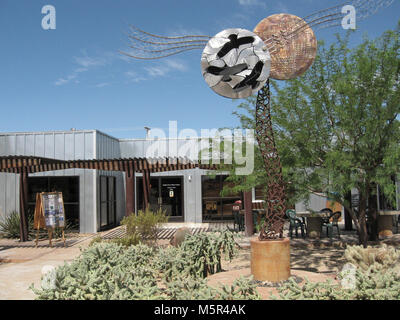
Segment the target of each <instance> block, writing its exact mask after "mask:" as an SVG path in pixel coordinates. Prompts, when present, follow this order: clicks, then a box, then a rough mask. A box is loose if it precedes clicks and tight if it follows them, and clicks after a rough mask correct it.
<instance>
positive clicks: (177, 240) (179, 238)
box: [169, 227, 192, 247]
mask: <svg viewBox="0 0 400 320" xmlns="http://www.w3.org/2000/svg"><path fill="white" fill-rule="evenodd" d="M187 234H192V233H191V232H190V229H189V228H186V227H182V228H179V229H178V230H176V232H175V234H174V236H173V237H172V239H171V241H170V242H169V243H170V244H171V245H173V246H174V247H177V246H180V245H181V243H182V242H183V241H184V240H185V236H186V235H187Z"/></svg>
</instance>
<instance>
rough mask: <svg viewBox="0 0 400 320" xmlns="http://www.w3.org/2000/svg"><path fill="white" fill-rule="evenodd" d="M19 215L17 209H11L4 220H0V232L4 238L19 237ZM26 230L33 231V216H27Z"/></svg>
mask: <svg viewBox="0 0 400 320" xmlns="http://www.w3.org/2000/svg"><path fill="white" fill-rule="evenodd" d="M19 228H20V216H19V213H18V212H17V211H12V212H10V214H9V215H8V216H6V218H5V219H4V221H2V222H0V233H1V234H2V236H3V237H5V238H11V239H19V237H20V229H19ZM28 230H29V233H30V234H31V233H32V231H33V217H32V216H28Z"/></svg>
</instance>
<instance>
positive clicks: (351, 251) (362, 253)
mask: <svg viewBox="0 0 400 320" xmlns="http://www.w3.org/2000/svg"><path fill="white" fill-rule="evenodd" d="M345 258H346V260H347V261H349V262H350V263H352V264H354V265H355V266H357V267H359V268H361V269H362V270H364V271H367V270H369V269H371V267H373V268H374V269H382V270H388V269H390V268H392V267H394V266H396V265H397V264H399V262H400V251H399V250H396V249H395V248H393V247H388V246H387V245H386V244H383V245H382V246H380V247H375V248H374V247H371V246H368V247H367V248H364V247H363V246H349V247H347V249H346V251H345Z"/></svg>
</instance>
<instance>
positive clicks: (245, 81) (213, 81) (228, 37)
mask: <svg viewBox="0 0 400 320" xmlns="http://www.w3.org/2000/svg"><path fill="white" fill-rule="evenodd" d="M270 69H271V56H270V54H269V51H268V49H267V47H266V46H265V44H264V42H263V40H262V39H261V38H260V37H259V36H257V35H256V34H255V33H253V32H251V31H248V30H245V29H227V30H224V31H221V32H220V33H218V34H217V35H215V36H214V37H213V38H211V39H210V41H208V43H207V45H206V47H205V48H204V50H203V54H202V56H201V71H202V74H203V77H204V80H205V81H206V82H207V84H208V86H209V87H210V88H211V89H212V90H214V91H215V92H216V93H218V94H219V95H221V96H223V97H226V98H231V99H241V98H247V97H249V96H251V95H252V94H255V93H257V92H258V91H259V90H260V89H261V88H262V86H263V85H264V84H265V83H266V81H267V80H268V77H269V72H270Z"/></svg>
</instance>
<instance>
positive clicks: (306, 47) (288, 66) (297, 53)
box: [254, 13, 317, 80]
mask: <svg viewBox="0 0 400 320" xmlns="http://www.w3.org/2000/svg"><path fill="white" fill-rule="evenodd" d="M301 26H302V27H303V29H302V32H298V33H295V30H296V29H298V28H299V27H301ZM254 33H256V34H257V35H258V36H259V37H260V38H261V39H263V40H264V42H265V44H266V46H267V47H271V50H270V54H271V72H270V78H271V79H277V80H289V79H294V78H296V77H298V76H300V75H302V74H303V73H304V72H305V71H307V70H308V68H309V67H311V65H312V64H313V62H314V60H315V57H316V55H317V39H316V37H315V35H314V31H313V30H312V29H311V28H310V27H309V26H308V25H307V24H306V22H305V21H304V20H303V19H302V18H299V17H297V16H294V15H292V14H286V13H282V14H274V15H272V16H269V17H268V18H265V19H264V20H262V21H261V22H260V23H259V24H258V25H257V26H256V27H255V29H254Z"/></svg>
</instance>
